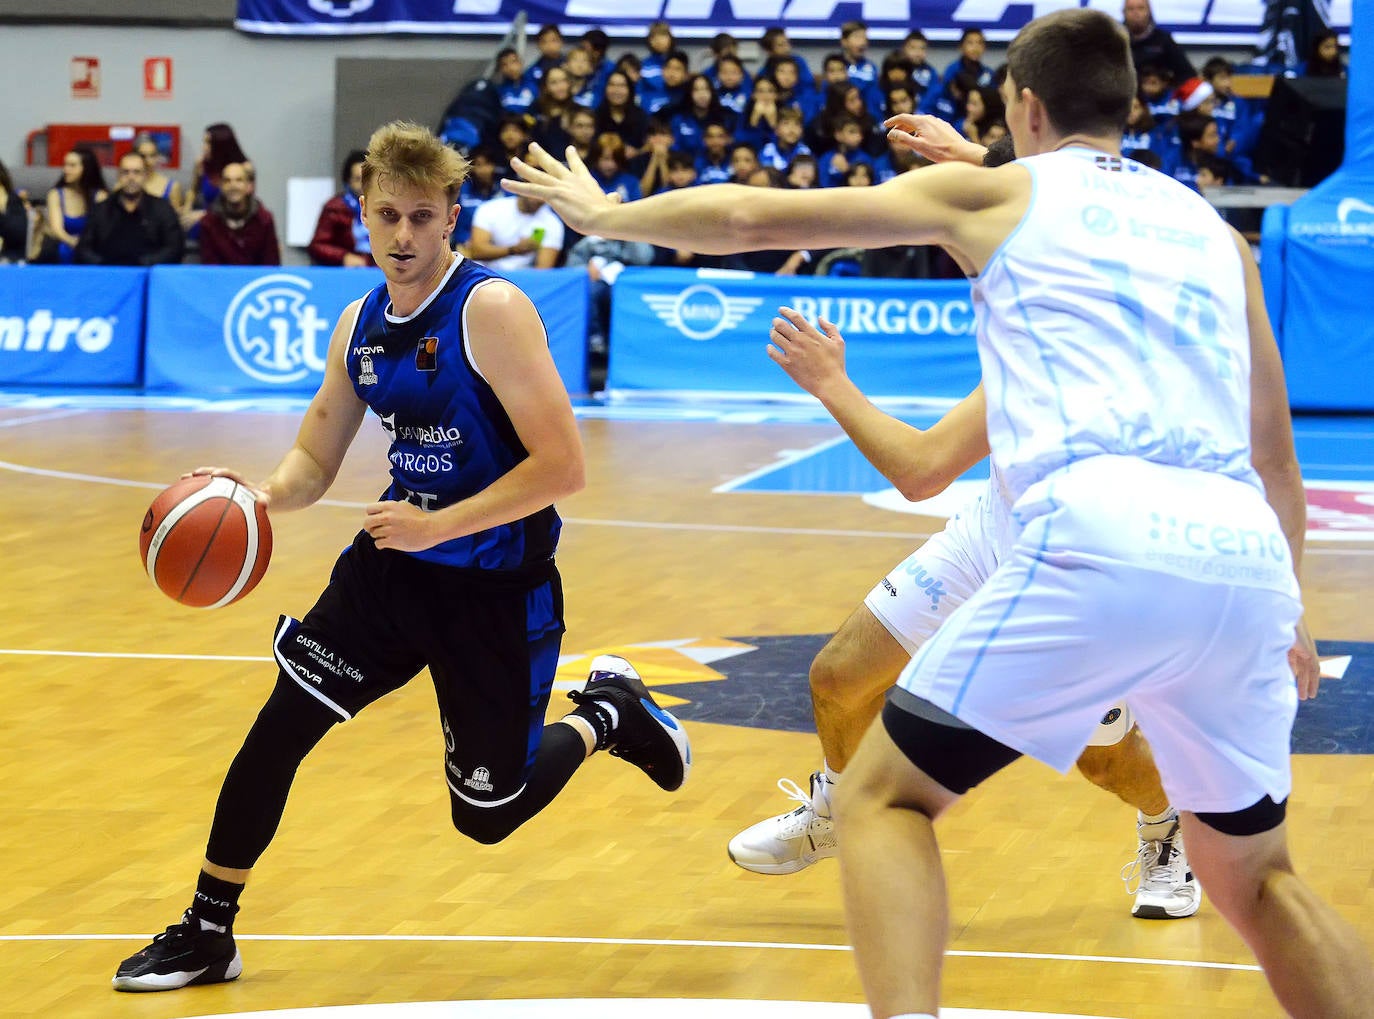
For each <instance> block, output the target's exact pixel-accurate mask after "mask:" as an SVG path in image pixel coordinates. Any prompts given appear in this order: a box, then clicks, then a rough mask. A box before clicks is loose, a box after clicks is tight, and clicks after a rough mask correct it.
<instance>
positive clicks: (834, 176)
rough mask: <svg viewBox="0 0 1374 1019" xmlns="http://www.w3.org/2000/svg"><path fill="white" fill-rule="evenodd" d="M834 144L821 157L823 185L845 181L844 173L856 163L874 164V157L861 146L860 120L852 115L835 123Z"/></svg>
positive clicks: (831, 185)
mask: <svg viewBox="0 0 1374 1019" xmlns="http://www.w3.org/2000/svg"><path fill="white" fill-rule="evenodd" d="M833 139H834V146H833V147H832V148H831V149H830V151H829V152H826V153H823V154H822V155H821V158H820V183H821V187H835V186H836V185H840V184H843V183H844V175H845V174H846V173H848V172H849V168H850V167H851V166H853V165H854V164H855V163H867V164H869V166H872V165H873V157H872V156H870V155H869V154H868V153H867V152H865V151H864V150H863V148H862V147H861V146H862V144H863V129H862V128H861V127H860V126H859V121H858V120H857V119H856V118H854V117H850V116H845V117H842V118H841V119H840V120H838V121H837V122H836V124H835V133H834V135H833Z"/></svg>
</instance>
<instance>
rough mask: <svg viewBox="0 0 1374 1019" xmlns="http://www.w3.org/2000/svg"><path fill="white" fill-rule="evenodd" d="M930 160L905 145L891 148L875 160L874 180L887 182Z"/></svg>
mask: <svg viewBox="0 0 1374 1019" xmlns="http://www.w3.org/2000/svg"><path fill="white" fill-rule="evenodd" d="M988 133H989V134H991V133H992V131H991V130H989V132H988ZM928 162H929V161H928V160H925V159H922V158H921V157H920V156H918V155H917V154H916V153H914V152H912V151H911V150H910V149H908V148H905V147H904V146H896V147H893V148H889V149H888V150H887V151H886V152H884V153H883V154H882V155H881V156H879V157H878V158H877V159H875V160H873V180H874V181H875V182H876V183H878V184H886V183H887V182H888V181H890V180H891V179H892V178H893V177H895V176H897V174H899V173H906V172H907V171H908V170H914V169H916V168H917V167H920V166H926V165H927V164H928Z"/></svg>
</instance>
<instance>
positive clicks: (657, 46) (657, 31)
mask: <svg viewBox="0 0 1374 1019" xmlns="http://www.w3.org/2000/svg"><path fill="white" fill-rule="evenodd" d="M644 43H645V45H646V46H648V48H649V52H648V54H647V55H646V56H645V57H644V59H643V61H641V63H640V68H639V101H640V102H641V103H642V104H643V105H644V110H645V112H646V113H655V112H657V111H658V110H660V109H662V108H663V107H664V106H665V105H667V102H668V100H667V99H664V98H663V97H664V96H665V95H666V94H667V86H666V85H665V84H664V82H663V65H664V64H665V63H667V62H668V56H669V55H670V54H672V53H673V52H675V51H676V50H677V47H676V44H675V43H674V42H673V29H672V26H671V25H669V24H668V22H666V21H655V22H654V23H653V24H651V25H650V26H649V31H648V34H647V35H646V36H645V39H644ZM683 56H686V54H683Z"/></svg>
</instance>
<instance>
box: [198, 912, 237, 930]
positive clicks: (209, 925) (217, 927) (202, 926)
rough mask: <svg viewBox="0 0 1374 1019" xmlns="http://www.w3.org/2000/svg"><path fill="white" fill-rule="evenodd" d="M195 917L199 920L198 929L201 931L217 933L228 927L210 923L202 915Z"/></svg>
mask: <svg viewBox="0 0 1374 1019" xmlns="http://www.w3.org/2000/svg"><path fill="white" fill-rule="evenodd" d="M196 919H197V920H199V921H200V929H201V930H203V931H214V932H215V933H217V934H223V933H224V932H225V931H226V930H228V929H229V928H227V927H222V926H220V925H219V924H217V923H211V922H210V921H209V920H207V919H205V917H203V916H202V917H197V918H196Z"/></svg>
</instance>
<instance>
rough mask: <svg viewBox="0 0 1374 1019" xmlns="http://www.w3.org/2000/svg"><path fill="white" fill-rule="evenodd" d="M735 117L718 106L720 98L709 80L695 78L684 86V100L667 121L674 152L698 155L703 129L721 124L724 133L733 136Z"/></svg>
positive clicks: (700, 77) (704, 76)
mask: <svg viewBox="0 0 1374 1019" xmlns="http://www.w3.org/2000/svg"><path fill="white" fill-rule="evenodd" d="M734 121H735V115H734V114H733V113H731V112H730V111H729V110H727V109H725V107H723V106H721V105H720V97H719V96H718V95H716V90H715V89H714V88H712V87H711V79H710V78H708V77H706V75H704V74H694V75H692V77H691V79H690V80H689V81H688V82H687V98H686V100H684V101H683V103H682V105H680V106H678V107H677V108H676V110H674V111H673V113H672V115H671V116H670V117H669V118H668V126H669V127H671V128H672V129H673V148H675V149H677V150H678V151H679V152H690V153H691V154H692V155H697V154H698V153H699V152H701V150H702V148H703V146H704V139H705V134H706V127H707V125H709V124H721V125H722V126H724V127H725V129H726V132H727V133H730V134H733V133H734V126H735V125H734Z"/></svg>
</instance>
